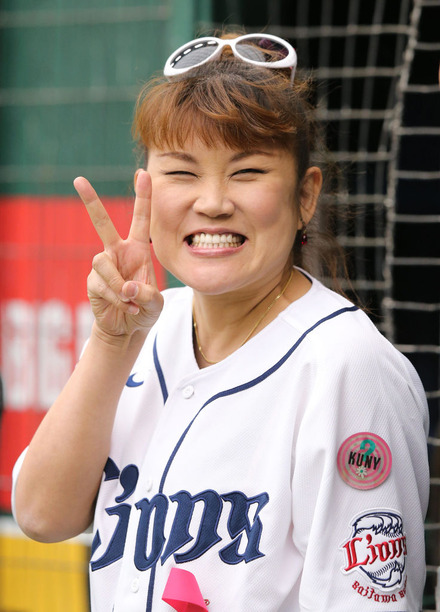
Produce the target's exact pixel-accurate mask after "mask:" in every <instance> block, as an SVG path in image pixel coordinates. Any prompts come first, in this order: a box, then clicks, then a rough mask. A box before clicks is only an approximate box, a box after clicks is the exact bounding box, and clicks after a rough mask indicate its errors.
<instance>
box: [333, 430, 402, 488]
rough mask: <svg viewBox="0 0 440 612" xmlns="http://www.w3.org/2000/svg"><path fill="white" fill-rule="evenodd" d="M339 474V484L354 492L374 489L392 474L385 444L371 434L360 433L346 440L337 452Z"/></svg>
mask: <svg viewBox="0 0 440 612" xmlns="http://www.w3.org/2000/svg"><path fill="white" fill-rule="evenodd" d="M337 462H338V470H339V474H340V475H341V478H342V480H345V482H346V483H347V484H349V485H350V486H351V487H354V488H355V489H374V487H378V486H379V485H381V484H382V483H383V482H384V481H385V480H386V479H387V478H388V476H389V474H390V472H391V464H392V458H391V451H390V447H389V446H388V444H387V443H386V442H385V440H383V439H382V438H381V437H379V436H377V435H376V434H374V433H371V432H368V431H363V432H360V433H357V434H354V435H353V436H350V437H349V438H347V439H346V440H345V441H344V442H343V443H342V444H341V447H340V448H339V451H338V460H337Z"/></svg>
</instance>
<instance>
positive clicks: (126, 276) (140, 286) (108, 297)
mask: <svg viewBox="0 0 440 612" xmlns="http://www.w3.org/2000/svg"><path fill="white" fill-rule="evenodd" d="M74 186H75V189H76V191H77V192H78V195H79V196H80V198H81V199H82V201H83V202H84V204H85V205H86V208H87V212H88V213H89V216H90V219H91V220H92V223H93V225H94V227H95V229H96V231H97V233H98V235H99V237H100V239H101V241H102V244H103V246H104V250H103V251H102V252H101V253H99V254H98V255H95V257H94V258H93V264H92V271H91V272H90V274H89V277H88V279H87V293H88V297H89V300H90V303H91V306H92V310H93V314H94V315H95V320H96V324H97V325H98V327H99V328H100V330H101V331H102V332H104V333H106V334H108V335H110V336H122V335H128V336H130V335H132V334H133V332H134V331H136V330H138V329H143V330H147V331H148V330H149V329H150V328H151V327H152V326H153V324H154V323H155V322H156V320H157V318H158V317H159V314H160V312H161V310H162V306H163V298H162V296H161V294H160V292H159V290H158V288H157V283H156V277H155V274H154V268H153V262H152V259H151V252H150V209H151V179H150V176H149V174H148V173H147V172H145V171H144V170H139V171H138V172H137V174H136V180H135V192H136V198H135V202H134V209H133V219H132V222H131V226H130V232H129V234H128V237H127V238H126V239H125V240H124V239H122V238H121V237H120V236H119V234H118V232H117V230H116V228H115V226H114V225H113V223H112V220H111V219H110V217H109V215H108V213H107V211H106V210H105V208H104V206H103V204H102V202H101V201H100V199H99V198H98V196H97V194H96V191H95V190H94V189H93V187H92V186H91V184H90V183H89V181H87V179H85V178H83V177H78V178H76V179H75V181H74Z"/></svg>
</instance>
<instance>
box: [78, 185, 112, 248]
mask: <svg viewBox="0 0 440 612" xmlns="http://www.w3.org/2000/svg"><path fill="white" fill-rule="evenodd" d="M73 185H74V187H75V189H76V191H77V192H78V195H79V197H80V198H81V200H82V201H83V202H84V204H85V205H86V209H87V212H88V213H89V217H90V219H91V221H92V223H93V226H94V228H95V230H96V232H97V234H98V236H99V237H100V238H101V241H102V244H103V245H104V248H106V247H108V246H111V245H112V244H115V243H116V242H118V241H119V240H120V239H121V238H120V236H119V234H118V232H117V230H116V228H115V226H114V225H113V222H112V220H111V219H110V216H109V214H108V212H107V211H106V210H105V208H104V205H103V203H102V202H101V200H100V199H99V197H98V194H97V193H96V191H95V190H94V189H93V187H92V186H91V184H90V183H89V181H88V180H87V179H85V178H84V177H83V176H78V177H77V178H76V179H75V180H74V181H73Z"/></svg>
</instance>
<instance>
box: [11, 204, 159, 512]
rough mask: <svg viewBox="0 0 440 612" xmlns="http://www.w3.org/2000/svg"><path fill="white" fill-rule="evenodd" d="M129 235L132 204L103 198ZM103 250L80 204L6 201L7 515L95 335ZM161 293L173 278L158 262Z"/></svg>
mask: <svg viewBox="0 0 440 612" xmlns="http://www.w3.org/2000/svg"><path fill="white" fill-rule="evenodd" d="M103 201H104V204H105V206H106V209H107V211H108V212H109V214H110V216H111V218H112V220H113V223H114V224H115V226H116V228H117V229H118V231H119V233H120V235H121V236H126V235H127V233H128V230H129V226H130V221H131V212H132V202H131V201H130V200H127V199H121V198H103ZM101 250H102V245H101V242H100V240H99V237H98V236H97V234H96V232H95V229H94V227H93V225H92V223H91V222H90V219H89V218H88V215H87V212H86V210H85V207H84V206H83V205H82V204H81V202H80V201H79V199H77V198H75V197H57V196H46V197H44V196H43V197H30V196H22V197H17V196H11V197H3V198H0V330H1V336H0V374H1V377H2V380H3V395H4V412H3V416H2V423H1V426H0V510H3V511H9V510H10V491H11V471H12V467H13V465H14V463H15V460H16V459H17V457H18V455H19V454H20V453H21V451H22V450H23V449H24V448H25V447H26V446H27V445H28V443H29V441H30V439H31V437H32V435H33V433H34V431H35V429H36V428H37V427H38V424H39V423H40V421H41V419H42V418H43V416H44V414H45V412H46V410H47V409H48V408H49V407H50V405H51V404H52V402H53V400H54V399H55V398H56V396H57V395H58V393H59V392H60V390H61V388H62V387H63V385H64V384H65V382H66V380H67V378H68V377H69V375H70V373H71V371H72V369H73V367H74V365H75V362H76V360H77V358H78V355H79V353H80V351H81V349H82V346H83V344H84V342H85V340H86V338H87V336H88V334H89V331H90V327H91V323H92V315H91V312H90V308H89V304H88V301H87V294H86V280H87V275H88V273H89V271H90V267H91V261H92V258H93V255H95V254H96V253H98V252H99V251H101ZM155 268H156V276H157V279H158V283H159V286H160V288H164V287H165V273H164V271H163V269H162V268H160V266H159V265H158V263H157V261H155Z"/></svg>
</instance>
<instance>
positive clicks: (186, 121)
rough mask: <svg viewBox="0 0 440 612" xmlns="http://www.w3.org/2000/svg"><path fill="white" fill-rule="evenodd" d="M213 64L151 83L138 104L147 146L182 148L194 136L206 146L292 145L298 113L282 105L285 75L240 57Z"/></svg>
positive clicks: (137, 132) (287, 91) (138, 127)
mask: <svg viewBox="0 0 440 612" xmlns="http://www.w3.org/2000/svg"><path fill="white" fill-rule="evenodd" d="M213 64H214V62H211V63H210V64H207V65H205V66H201V67H200V68H199V69H197V70H193V71H191V77H188V75H185V76H183V77H176V79H173V80H172V81H171V82H170V81H164V80H163V79H161V78H160V79H156V80H155V81H153V82H152V83H150V85H149V86H147V87H146V88H145V89H144V90H143V91H142V92H141V94H140V96H139V99H138V102H137V106H136V113H135V120H134V125H133V132H134V136H135V138H136V140H138V141H139V142H140V143H141V144H142V145H143V146H144V147H145V148H146V149H147V150H148V149H176V148H177V149H179V148H183V146H184V143H185V142H188V141H191V140H192V139H194V138H195V139H199V140H200V141H201V142H203V143H204V144H205V145H206V146H208V147H211V146H215V145H218V143H219V142H221V143H223V144H224V145H226V146H227V147H229V148H231V149H239V150H247V149H249V148H254V147H255V146H258V145H260V146H261V144H263V143H264V144H265V146H281V147H283V148H288V149H291V148H292V145H293V140H294V138H295V135H296V134H297V131H298V130H297V125H296V124H297V122H298V116H297V117H296V118H295V120H293V119H294V117H293V116H292V113H290V112H287V111H286V108H287V109H290V108H291V106H292V104H291V101H289V100H286V98H289V97H291V92H292V87H291V85H290V84H289V82H288V81H287V79H286V78H285V76H282V75H281V74H280V71H276V70H268V69H264V70H261V69H259V68H257V69H255V68H254V67H253V66H250V65H246V64H245V63H244V62H234V61H228V62H221V61H220V62H216V63H215V64H216V65H215V66H213ZM237 68H238V70H237ZM248 73H251V74H248ZM286 102H287V104H286ZM289 102H290V103H289Z"/></svg>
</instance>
